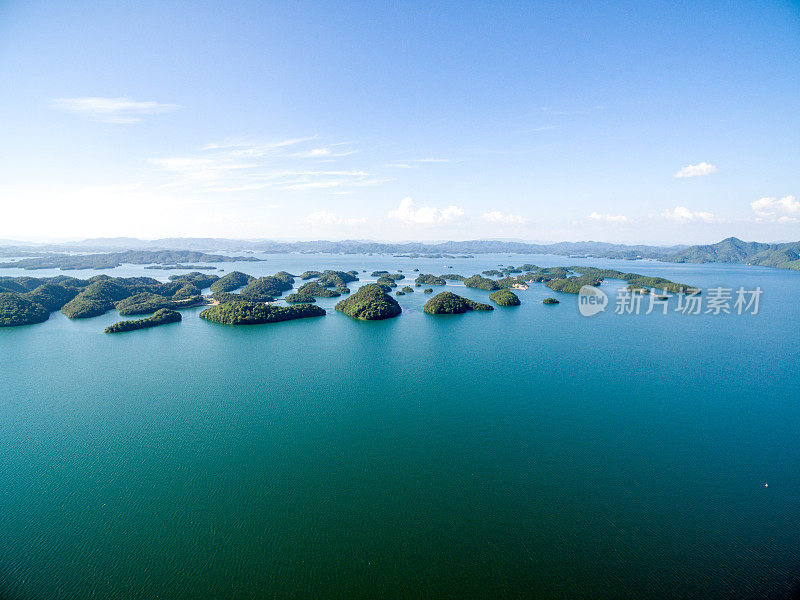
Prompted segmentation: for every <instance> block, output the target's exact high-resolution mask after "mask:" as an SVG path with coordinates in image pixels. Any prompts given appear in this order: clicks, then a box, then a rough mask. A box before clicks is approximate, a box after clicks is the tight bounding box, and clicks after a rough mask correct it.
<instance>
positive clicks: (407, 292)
mask: <svg viewBox="0 0 800 600" xmlns="http://www.w3.org/2000/svg"><path fill="white" fill-rule="evenodd" d="M402 291H403V292H405V293H406V294H413V293H414V288H412V287H411V286H408V285H407V286H405V287H404V288H403V289H402Z"/></svg>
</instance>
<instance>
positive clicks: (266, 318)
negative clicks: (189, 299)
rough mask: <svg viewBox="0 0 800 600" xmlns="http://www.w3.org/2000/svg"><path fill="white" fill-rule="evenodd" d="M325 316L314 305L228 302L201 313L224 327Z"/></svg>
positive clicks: (201, 316)
mask: <svg viewBox="0 0 800 600" xmlns="http://www.w3.org/2000/svg"><path fill="white" fill-rule="evenodd" d="M325 314H326V312H325V309H324V308H320V307H319V306H315V305H313V304H293V305H292V306H277V305H274V304H262V303H260V302H226V303H225V304H218V305H217V306H212V307H211V308H207V309H206V310H204V311H203V312H201V313H200V318H201V319H205V320H206V321H211V322H213V323H221V324H224V325H260V324H264V323H279V322H282V321H292V320H294V319H305V318H307V317H322V316H324V315H325Z"/></svg>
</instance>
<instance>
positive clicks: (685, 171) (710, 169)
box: [674, 162, 717, 179]
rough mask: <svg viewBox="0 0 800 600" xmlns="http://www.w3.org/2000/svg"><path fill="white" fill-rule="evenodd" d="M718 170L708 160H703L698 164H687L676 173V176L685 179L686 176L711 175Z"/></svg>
mask: <svg viewBox="0 0 800 600" xmlns="http://www.w3.org/2000/svg"><path fill="white" fill-rule="evenodd" d="M716 172H717V167H715V166H714V165H710V164H708V163H707V162H701V163H698V164H696V165H687V166H685V167H683V168H682V169H681V170H680V171H678V172H677V173H675V175H674V177H675V178H677V179H685V178H686V177H700V176H702V175H711V174H712V173H716Z"/></svg>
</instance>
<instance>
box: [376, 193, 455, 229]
mask: <svg viewBox="0 0 800 600" xmlns="http://www.w3.org/2000/svg"><path fill="white" fill-rule="evenodd" d="M463 216H464V210H463V209H461V208H460V207H458V206H448V207H446V208H436V207H433V206H420V207H419V208H415V207H414V201H413V200H412V199H411V198H403V199H402V200H401V201H400V204H399V206H398V207H397V209H395V210H390V211H389V218H390V219H397V220H398V221H402V222H403V223H406V224H407V225H440V224H443V223H451V222H453V221H457V220H459V219H460V218H461V217H463Z"/></svg>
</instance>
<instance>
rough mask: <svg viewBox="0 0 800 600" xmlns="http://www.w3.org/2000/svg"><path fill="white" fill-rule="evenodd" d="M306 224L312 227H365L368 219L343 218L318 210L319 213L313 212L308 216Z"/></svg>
mask: <svg viewBox="0 0 800 600" xmlns="http://www.w3.org/2000/svg"><path fill="white" fill-rule="evenodd" d="M306 222H307V223H308V224H310V225H324V226H331V225H350V226H353V225H363V224H364V223H366V222H367V218H366V217H360V218H355V217H350V218H342V217H340V216H338V215H336V214H334V213H331V212H327V211H324V210H318V211H317V212H313V213H311V214H310V215H307V216H306Z"/></svg>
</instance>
